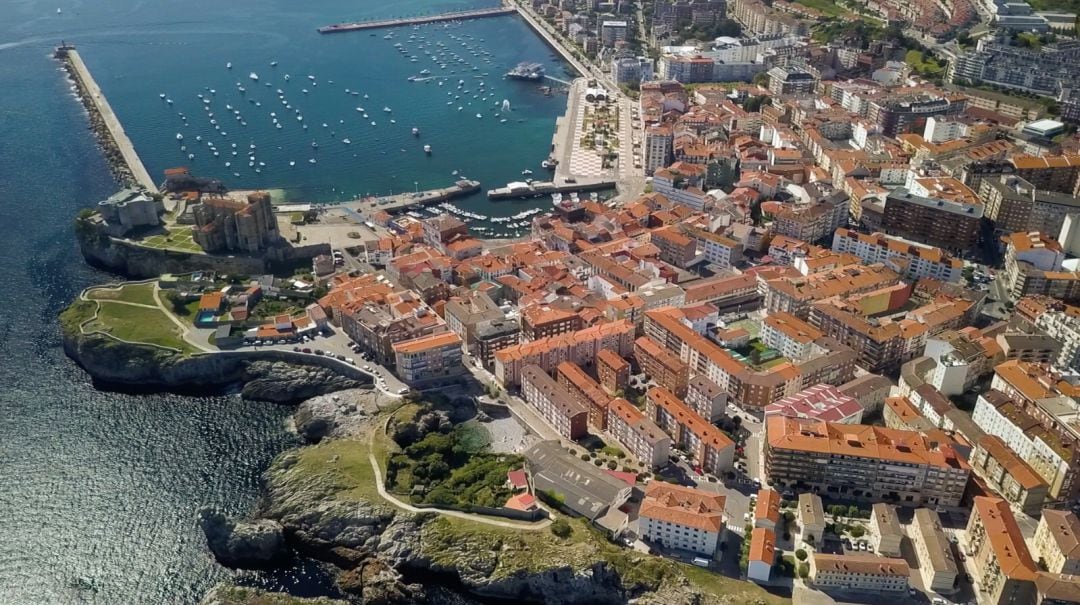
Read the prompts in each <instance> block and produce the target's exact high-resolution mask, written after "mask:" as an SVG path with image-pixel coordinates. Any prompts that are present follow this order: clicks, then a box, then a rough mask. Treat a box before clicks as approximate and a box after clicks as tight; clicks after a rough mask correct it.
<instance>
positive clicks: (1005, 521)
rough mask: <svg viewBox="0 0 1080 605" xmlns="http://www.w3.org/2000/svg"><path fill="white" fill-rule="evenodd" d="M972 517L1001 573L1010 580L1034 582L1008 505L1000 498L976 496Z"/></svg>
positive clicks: (1032, 567) (1031, 565) (1032, 563)
mask: <svg viewBox="0 0 1080 605" xmlns="http://www.w3.org/2000/svg"><path fill="white" fill-rule="evenodd" d="M975 514H977V515H978V516H979V520H980V521H981V522H982V524H983V527H984V528H985V529H986V538H987V540H989V542H990V548H991V549H993V551H994V556H995V558H997V561H998V566H999V567H1000V568H1001V573H1002V574H1004V575H1005V577H1007V578H1009V579H1011V580H1021V581H1028V582H1034V581H1035V578H1036V577H1037V576H1038V571H1039V570H1038V568H1037V567H1036V566H1035V561H1032V560H1031V553H1030V552H1029V551H1028V547H1027V543H1026V542H1024V536H1023V534H1022V533H1020V526H1018V525H1017V524H1016V518H1015V517H1013V514H1012V511H1011V510H1010V509H1009V503H1008V502H1006V501H1005V500H1002V499H1001V498H990V497H987V496H976V497H975Z"/></svg>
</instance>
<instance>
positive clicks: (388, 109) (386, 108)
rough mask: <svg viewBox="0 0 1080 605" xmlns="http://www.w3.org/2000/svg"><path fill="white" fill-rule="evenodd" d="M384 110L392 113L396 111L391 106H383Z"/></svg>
mask: <svg viewBox="0 0 1080 605" xmlns="http://www.w3.org/2000/svg"><path fill="white" fill-rule="evenodd" d="M382 110H383V111H385V112H386V113H390V112H392V111H394V110H393V109H390V108H389V107H383V108H382Z"/></svg>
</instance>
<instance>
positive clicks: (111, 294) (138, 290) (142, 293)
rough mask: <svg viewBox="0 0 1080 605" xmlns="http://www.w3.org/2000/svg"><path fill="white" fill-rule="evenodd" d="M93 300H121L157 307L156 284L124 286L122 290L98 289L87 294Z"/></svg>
mask: <svg viewBox="0 0 1080 605" xmlns="http://www.w3.org/2000/svg"><path fill="white" fill-rule="evenodd" d="M87 297H89V298H91V299H93V300H121V301H124V302H130V303H136V304H140V305H150V306H156V305H157V302H156V301H155V300H154V284H124V285H123V286H121V287H120V288H117V289H112V288H96V289H94V290H91V291H90V292H88V293H87Z"/></svg>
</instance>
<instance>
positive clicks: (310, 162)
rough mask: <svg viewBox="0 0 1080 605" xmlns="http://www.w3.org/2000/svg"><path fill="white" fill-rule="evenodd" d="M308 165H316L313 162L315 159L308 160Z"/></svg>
mask: <svg viewBox="0 0 1080 605" xmlns="http://www.w3.org/2000/svg"><path fill="white" fill-rule="evenodd" d="M308 163H309V164H314V163H316V162H315V158H311V159H310V160H308Z"/></svg>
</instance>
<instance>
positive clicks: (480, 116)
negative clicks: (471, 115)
mask: <svg viewBox="0 0 1080 605" xmlns="http://www.w3.org/2000/svg"><path fill="white" fill-rule="evenodd" d="M482 117H484V116H483V115H481V114H476V118H477V119H480V118H482Z"/></svg>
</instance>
